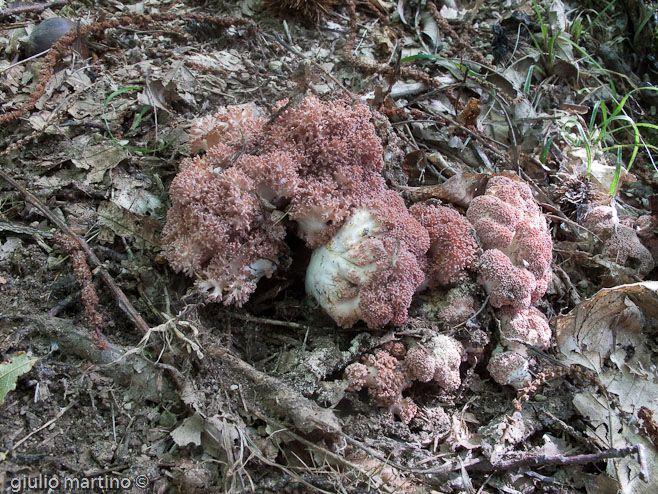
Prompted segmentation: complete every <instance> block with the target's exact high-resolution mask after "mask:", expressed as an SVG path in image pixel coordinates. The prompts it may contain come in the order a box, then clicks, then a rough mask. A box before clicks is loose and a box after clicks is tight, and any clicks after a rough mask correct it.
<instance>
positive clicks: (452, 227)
mask: <svg viewBox="0 0 658 494" xmlns="http://www.w3.org/2000/svg"><path fill="white" fill-rule="evenodd" d="M409 212H410V213H411V214H412V215H413V216H414V217H415V218H416V219H417V220H418V221H419V222H420V224H421V225H423V227H424V228H425V229H426V230H427V232H428V233H429V236H430V250H429V253H428V254H429V258H430V262H429V266H428V274H427V280H426V283H427V285H428V286H429V287H433V286H436V285H443V286H444V285H449V284H452V283H455V282H457V281H460V280H462V279H464V278H465V277H466V270H467V269H472V268H473V267H474V265H475V263H476V261H477V257H478V251H479V247H478V244H477V242H476V240H475V237H474V236H473V233H472V226H471V224H470V223H469V221H468V220H467V219H466V218H465V217H464V216H462V215H461V214H459V212H457V211H456V210H454V209H451V208H447V207H445V206H432V205H429V204H414V205H413V206H412V207H411V208H410V209H409Z"/></svg>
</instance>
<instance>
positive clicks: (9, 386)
mask: <svg viewBox="0 0 658 494" xmlns="http://www.w3.org/2000/svg"><path fill="white" fill-rule="evenodd" d="M36 361H37V359H35V358H30V357H28V356H27V354H26V353H25V352H19V353H17V354H15V355H14V356H13V357H12V358H10V359H9V360H8V361H7V362H3V363H1V364H0V405H2V404H3V403H4V402H5V398H6V396H7V394H8V393H9V392H10V391H13V390H14V389H16V381H17V380H18V378H19V377H20V376H22V375H23V374H25V373H27V372H29V371H30V369H32V366H33V365H34V364H35V362H36Z"/></svg>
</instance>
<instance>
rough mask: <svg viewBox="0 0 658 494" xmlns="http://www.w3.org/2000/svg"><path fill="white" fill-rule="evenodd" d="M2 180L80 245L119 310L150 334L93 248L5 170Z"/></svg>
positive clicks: (147, 326) (1, 175) (2, 172)
mask: <svg viewBox="0 0 658 494" xmlns="http://www.w3.org/2000/svg"><path fill="white" fill-rule="evenodd" d="M0 178H2V179H4V180H5V181H6V182H7V183H9V184H10V185H11V186H13V187H14V188H15V189H16V190H18V191H19V192H20V193H21V194H23V196H24V197H25V199H26V200H27V201H28V202H30V203H31V204H32V205H34V207H36V208H37V209H38V210H39V211H41V214H43V215H44V216H45V217H46V218H48V220H50V221H51V222H52V223H53V224H54V225H56V226H57V228H59V229H60V230H61V231H63V232H64V233H66V234H67V235H69V236H70V237H71V238H73V239H74V240H75V241H76V242H77V243H78V245H80V249H81V250H82V251H83V252H84V253H85V255H86V256H87V259H88V260H89V261H90V263H91V265H92V266H93V267H94V269H96V270H98V272H99V273H100V275H101V278H102V279H103V282H104V283H105V284H106V285H107V287H108V288H109V289H110V291H111V292H112V295H114V298H116V300H117V302H118V304H119V308H120V309H121V310H122V311H123V312H124V314H126V315H127V316H128V318H129V319H130V320H131V321H132V322H133V324H135V326H136V327H137V329H139V330H140V331H141V332H142V334H146V333H148V331H149V329H150V328H149V325H148V324H147V323H146V321H144V319H142V316H140V315H139V312H137V310H136V309H135V307H133V305H132V303H131V302H130V300H128V297H126V295H125V294H124V293H123V291H122V290H121V288H119V287H118V286H117V284H116V283H115V282H114V280H113V279H112V277H111V276H110V274H109V273H108V272H107V270H106V269H105V267H104V266H103V263H101V261H100V259H98V257H96V254H94V251H93V250H91V247H89V244H88V243H87V242H85V240H84V239H83V238H80V237H79V236H78V235H76V234H75V233H73V231H71V229H70V228H69V227H68V225H67V224H66V223H64V222H63V221H62V220H60V219H59V218H58V217H57V216H56V215H55V214H53V213H52V211H50V209H48V208H47V207H46V205H45V204H43V202H41V201H40V200H39V199H38V198H37V197H36V196H35V195H34V194H32V193H31V192H30V191H29V190H27V189H26V188H25V187H23V186H22V185H21V184H19V183H18V182H17V181H16V180H14V179H13V178H11V177H10V176H9V175H8V174H7V173H6V172H5V171H4V170H0Z"/></svg>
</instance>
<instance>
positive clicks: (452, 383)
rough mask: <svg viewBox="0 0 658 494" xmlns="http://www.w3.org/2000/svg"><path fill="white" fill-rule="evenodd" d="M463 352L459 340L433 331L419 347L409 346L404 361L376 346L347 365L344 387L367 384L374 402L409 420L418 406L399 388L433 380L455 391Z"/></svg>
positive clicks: (359, 387)
mask: <svg viewBox="0 0 658 494" xmlns="http://www.w3.org/2000/svg"><path fill="white" fill-rule="evenodd" d="M398 353H401V352H398ZM464 353H465V352H464V347H463V346H462V345H461V343H459V342H458V341H457V340H455V339H453V338H451V337H449V336H445V335H435V336H433V337H432V338H430V340H429V341H428V342H427V343H426V344H424V345H423V346H422V347H421V346H420V345H417V346H414V347H412V348H411V349H410V350H409V351H408V352H407V353H406V356H405V357H404V360H403V361H400V360H399V359H397V358H395V357H394V356H392V355H391V354H390V353H388V352H387V351H384V350H382V349H379V350H376V351H375V352H374V353H372V354H368V355H366V356H365V357H363V359H362V361H361V362H357V363H354V364H350V365H348V366H347V368H346V369H345V380H346V383H347V387H346V390H347V391H360V390H361V389H363V388H367V389H368V395H369V396H370V400H371V401H372V403H373V405H375V406H378V407H383V408H388V409H389V411H391V412H392V413H393V414H395V415H397V416H398V417H399V418H400V420H402V421H403V422H404V423H408V422H409V421H410V420H411V419H412V418H413V417H414V415H415V414H416V411H417V407H416V405H415V404H414V402H413V401H412V400H411V399H410V398H403V397H402V392H403V391H404V390H405V389H407V388H408V387H409V386H411V384H412V383H413V381H421V382H429V381H432V380H434V381H436V382H437V384H438V385H439V386H441V387H442V388H443V389H445V390H446V391H449V392H451V391H455V390H456V389H458V388H459V386H460V385H461V378H460V376H459V366H460V365H461V363H462V360H463V357H464Z"/></svg>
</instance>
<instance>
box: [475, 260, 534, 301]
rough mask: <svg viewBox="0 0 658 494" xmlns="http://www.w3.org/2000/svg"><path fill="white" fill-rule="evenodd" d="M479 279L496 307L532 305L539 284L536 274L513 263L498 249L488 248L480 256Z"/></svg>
mask: <svg viewBox="0 0 658 494" xmlns="http://www.w3.org/2000/svg"><path fill="white" fill-rule="evenodd" d="M479 273H480V274H479V277H478V281H479V283H480V284H481V285H483V286H484V289H485V290H486V291H487V293H488V294H489V300H490V302H491V305H493V306H494V307H503V306H505V305H511V306H513V307H518V308H523V307H528V306H529V305H530V301H531V298H532V293H533V292H534V291H535V286H536V284H537V282H536V280H535V278H534V276H532V274H531V273H530V272H529V271H528V270H526V269H522V268H517V267H516V266H514V265H513V264H512V261H511V260H510V258H509V257H507V256H506V255H505V253H503V252H502V251H500V250H498V249H491V250H487V251H486V252H485V253H484V254H482V257H481V258H480V265H479Z"/></svg>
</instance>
